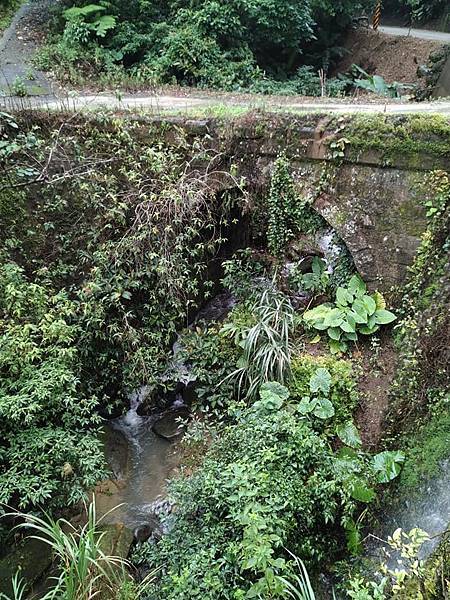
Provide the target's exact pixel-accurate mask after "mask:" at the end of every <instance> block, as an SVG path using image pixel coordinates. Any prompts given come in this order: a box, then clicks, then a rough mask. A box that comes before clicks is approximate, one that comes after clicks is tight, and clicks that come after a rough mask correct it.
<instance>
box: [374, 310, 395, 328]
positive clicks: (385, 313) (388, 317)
mask: <svg viewBox="0 0 450 600" xmlns="http://www.w3.org/2000/svg"><path fill="white" fill-rule="evenodd" d="M396 318H397V317H396V315H394V313H392V312H390V311H389V310H384V309H380V310H377V311H376V313H375V320H376V322H377V323H378V325H388V323H392V322H393V321H395V319H396Z"/></svg>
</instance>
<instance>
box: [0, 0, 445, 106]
mask: <svg viewBox="0 0 450 600" xmlns="http://www.w3.org/2000/svg"><path fill="white" fill-rule="evenodd" d="M51 1H52V0H34V1H33V2H30V0H29V1H28V2H27V3H25V4H24V5H23V6H22V8H21V9H20V10H19V11H18V13H17V14H16V16H15V18H14V20H13V22H12V24H11V27H10V28H9V29H8V30H7V31H6V32H5V33H4V35H3V37H2V39H0V108H2V109H4V110H8V109H9V110H15V109H20V108H39V107H43V108H49V109H51V110H64V109H66V110H75V111H78V110H82V109H83V110H89V109H91V110H95V109H97V108H98V107H104V108H109V109H112V110H130V109H145V110H146V111H149V112H154V113H161V112H166V111H171V112H174V111H175V112H181V113H182V112H186V111H189V112H195V110H197V109H199V110H200V111H202V112H204V111H205V110H206V111H207V110H208V108H214V107H218V106H224V105H226V106H227V107H231V108H233V107H237V108H243V109H246V108H262V109H266V110H274V109H279V110H280V109H281V110H283V109H284V110H288V111H289V110H294V111H296V112H334V113H343V114H345V113H387V114H411V113H441V114H445V115H450V102H435V103H421V104H415V103H413V104H408V103H406V102H405V103H401V102H399V103H389V104H386V103H384V102H382V101H380V102H379V103H377V104H352V103H350V102H345V101H340V102H337V101H330V102H327V103H324V102H322V101H320V100H319V99H318V100H317V101H314V100H311V101H305V100H304V99H303V98H302V99H300V98H299V99H295V98H292V99H290V100H285V101H283V102H279V101H277V100H276V99H271V98H270V97H261V96H254V97H251V98H250V99H248V98H244V99H237V98H236V97H233V96H231V95H230V96H227V95H223V96H222V97H220V98H217V97H214V96H201V95H199V94H198V93H196V94H193V95H192V96H189V95H188V96H185V97H180V96H171V95H164V94H161V95H155V94H151V95H141V94H136V95H127V96H124V97H123V98H122V99H121V100H118V99H117V98H116V97H115V96H113V95H108V94H97V95H84V94H80V95H79V96H77V97H75V98H70V99H61V98H60V97H59V98H57V95H56V94H55V92H54V90H52V89H51V88H52V87H53V86H51V85H50V83H49V82H48V80H47V79H46V77H45V74H44V73H41V72H40V71H36V70H35V69H33V67H32V65H31V57H32V55H33V53H34V51H35V48H36V43H35V41H34V40H33V38H32V37H31V36H30V35H29V32H28V22H29V21H30V19H32V20H34V21H35V20H36V19H39V18H42V19H44V18H45V11H46V8H47V6H48V4H49V3H50V2H51ZM381 30H382V31H384V32H385V33H392V34H393V35H406V34H407V33H408V31H409V30H408V29H404V28H400V27H383V28H381ZM411 32H412V33H411V34H412V35H416V34H417V36H418V37H421V36H425V35H431V36H434V37H432V38H430V39H438V40H442V41H446V40H447V38H448V41H449V43H450V34H442V33H439V32H434V31H431V32H427V31H419V30H411ZM436 36H437V37H436ZM425 39H428V38H425ZM30 74H31V75H30ZM17 77H19V78H20V80H21V81H22V82H23V83H24V84H25V85H26V87H27V89H28V94H29V97H26V98H17V97H9V96H10V93H11V85H13V84H14V82H15V81H16V79H17ZM2 87H3V90H4V92H6V94H7V95H6V97H2V95H1V89H2Z"/></svg>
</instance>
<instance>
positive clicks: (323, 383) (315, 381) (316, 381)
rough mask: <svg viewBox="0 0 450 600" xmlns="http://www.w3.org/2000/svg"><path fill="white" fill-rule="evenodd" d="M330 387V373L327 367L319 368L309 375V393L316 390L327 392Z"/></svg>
mask: <svg viewBox="0 0 450 600" xmlns="http://www.w3.org/2000/svg"><path fill="white" fill-rule="evenodd" d="M330 387H331V375H330V372H329V371H328V369H324V368H322V367H321V368H319V369H317V370H316V372H315V373H314V374H313V375H312V376H311V379H310V381H309V389H310V390H311V393H313V394H317V392H322V393H323V394H325V395H326V394H329V393H330Z"/></svg>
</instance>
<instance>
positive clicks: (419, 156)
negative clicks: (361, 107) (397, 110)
mask: <svg viewBox="0 0 450 600" xmlns="http://www.w3.org/2000/svg"><path fill="white" fill-rule="evenodd" d="M341 127H342V126H341ZM344 135H345V137H346V138H347V139H348V140H349V144H348V147H347V154H348V156H349V157H352V158H354V159H356V158H357V157H358V156H359V155H360V154H361V153H365V152H370V151H375V152H376V153H377V154H379V155H380V159H381V161H382V162H383V164H385V165H386V166H389V165H392V164H398V162H399V160H400V161H401V162H402V163H404V164H405V166H407V167H409V168H411V169H416V168H423V160H424V156H425V155H428V156H433V157H439V158H442V159H447V160H449V161H450V123H449V120H448V119H447V118H446V117H445V116H443V115H411V116H395V117H393V116H386V115H357V116H353V117H352V118H351V119H349V121H348V122H347V124H346V125H345V130H344Z"/></svg>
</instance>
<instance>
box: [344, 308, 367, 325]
mask: <svg viewBox="0 0 450 600" xmlns="http://www.w3.org/2000/svg"><path fill="white" fill-rule="evenodd" d="M353 306H354V304H353ZM362 311H364V314H363V313H362ZM349 317H351V318H352V319H353V320H354V321H355V324H356V323H358V325H365V324H366V323H367V312H366V309H365V308H364V306H363V307H362V310H361V311H360V312H357V311H355V310H352V311H350V312H349V313H348V314H347V320H348V319H349Z"/></svg>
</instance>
